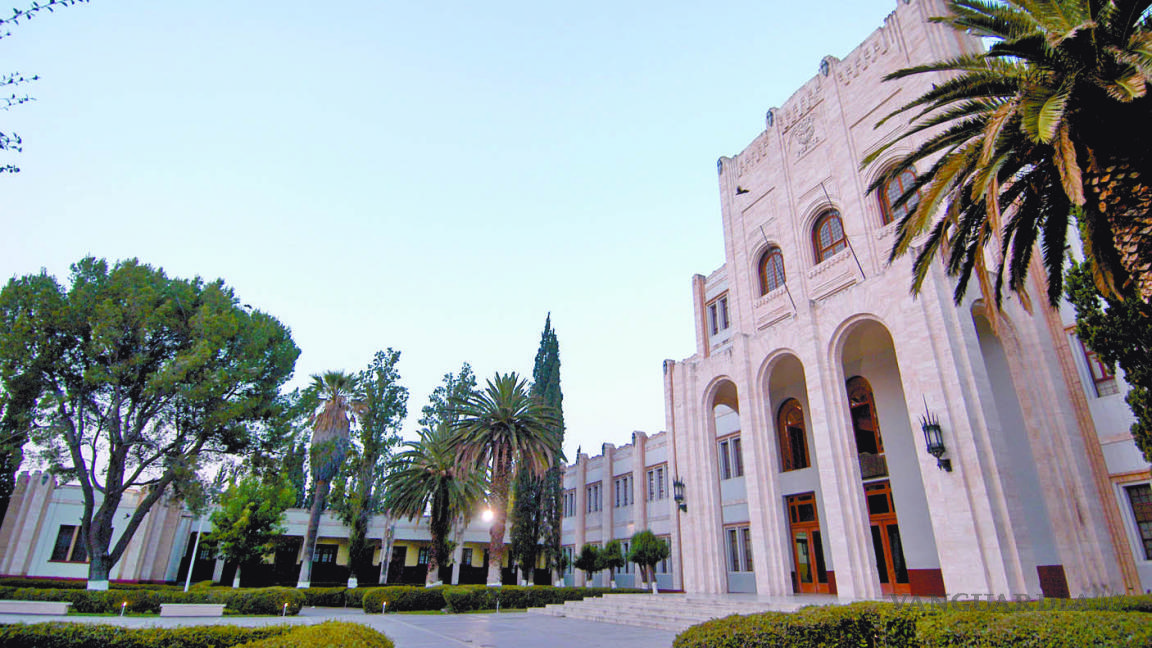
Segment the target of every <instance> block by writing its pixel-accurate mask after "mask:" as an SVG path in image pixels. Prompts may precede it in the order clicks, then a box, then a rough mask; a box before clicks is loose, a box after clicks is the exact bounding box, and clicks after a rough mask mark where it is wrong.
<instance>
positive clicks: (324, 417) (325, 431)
mask: <svg viewBox="0 0 1152 648" xmlns="http://www.w3.org/2000/svg"><path fill="white" fill-rule="evenodd" d="M310 389H312V390H314V391H315V392H316V394H317V395H318V397H319V399H320V403H321V405H320V409H319V410H318V411H317V412H316V414H315V415H314V416H313V418H312V446H311V448H310V449H309V456H308V464H309V466H310V468H311V471H312V484H313V488H314V491H313V494H312V509H311V511H309V515H308V529H307V531H305V534H304V556H303V559H302V560H301V562H300V579H299V582H298V583H297V584H296V586H297V587H301V588H304V587H309V586H310V585H311V580H312V561H313V559H314V558H315V554H316V539H317V537H316V536H317V533H318V532H319V530H320V514H321V513H323V512H324V504H325V502H326V501H327V499H328V491H329V489H331V487H332V478H333V477H335V476H336V473H337V472H339V470H340V467H341V465H342V464H343V463H344V458H345V457H346V456H347V454H348V447H349V440H348V439H349V430H350V429H351V427H352V419H354V418H355V410H356V408H357V403H356V401H355V397H356V377H355V376H353V375H351V374H347V373H344V372H342V371H327V372H325V373H323V374H318V375H313V376H312V386H311V388H310Z"/></svg>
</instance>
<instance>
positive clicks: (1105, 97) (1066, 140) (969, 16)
mask: <svg viewBox="0 0 1152 648" xmlns="http://www.w3.org/2000/svg"><path fill="white" fill-rule="evenodd" d="M947 6H948V10H949V15H947V16H945V17H943V18H939V19H937V20H939V21H940V22H943V23H945V24H948V25H950V26H952V27H953V28H955V29H957V30H959V31H966V32H968V33H971V34H974V35H976V36H979V37H982V38H983V39H984V41H985V42H986V43H989V47H988V49H987V51H986V52H983V53H978V54H970V55H964V56H959V57H956V58H952V59H948V60H943V61H937V62H934V63H930V64H927V65H919V66H915V67H911V68H907V69H904V70H900V71H898V72H895V73H893V74H890V75H888V77H887V78H888V79H900V78H904V77H908V76H910V75H916V74H924V73H943V74H942V75H941V76H940V77H939V81H938V82H937V83H935V84H934V85H933V86H932V87H931V89H929V90H928V91H927V92H925V93H924V94H923V95H921V96H920V97H917V98H916V99H913V100H912V101H910V102H909V103H907V104H905V105H903V106H902V107H900V108H899V109H897V110H896V111H895V112H894V113H893V114H892V115H889V116H888V119H890V118H892V117H893V116H895V115H905V114H911V115H912V116H913V126H912V128H910V129H908V130H907V131H905V132H904V133H903V134H902V135H900V136H899V137H897V138H896V139H895V140H893V141H891V142H889V143H888V144H886V145H885V146H882V147H880V149H879V150H878V151H876V152H874V153H872V154H871V155H869V156H868V157H867V158H865V160H864V164H865V165H867V164H870V163H871V162H873V161H874V160H876V159H879V158H880V157H881V156H883V155H886V154H887V152H888V151H889V150H890V149H891V148H892V147H895V146H903V145H904V142H905V140H906V139H907V138H909V137H912V136H918V135H919V134H920V133H922V132H925V131H927V132H930V133H931V135H930V136H929V137H928V139H927V140H925V141H924V143H923V144H921V145H920V146H918V147H917V148H916V149H915V150H914V151H912V152H911V153H909V154H907V155H904V156H902V157H901V158H900V159H899V160H898V162H897V163H896V164H895V165H894V166H893V167H891V168H889V169H888V170H887V171H886V172H884V173H882V174H881V175H880V177H879V178H878V179H877V180H876V181H875V182H874V183H873V184H872V185H871V187H870V190H871V191H878V190H880V188H881V187H882V186H884V185H885V183H886V182H888V181H889V180H891V179H893V178H895V177H896V176H897V175H899V174H900V173H901V172H903V171H905V170H909V169H913V168H914V167H918V166H921V165H922V166H921V168H923V172H922V174H921V175H920V176H919V178H918V179H917V181H916V182H914V183H912V185H911V186H910V187H909V188H908V191H907V193H906V194H905V195H904V196H903V197H901V198H900V199H899V200H898V201H897V205H900V204H909V205H911V204H912V203H911V202H910V201H918V205H917V207H916V208H915V209H914V210H911V211H910V213H909V214H908V216H907V217H905V218H903V219H902V220H901V221H900V223H899V225H898V233H897V235H896V241H895V245H894V246H893V248H892V255H891V256H892V258H896V257H898V256H900V255H902V254H905V253H907V252H908V251H909V250H910V249H911V248H912V242H913V240H914V239H916V237H918V236H919V235H920V234H922V233H924V232H927V231H929V230H931V235H930V236H928V237H927V239H926V243H925V245H924V247H923V248H922V249H921V250H920V252H919V253H918V254H917V257H916V260H915V262H914V264H913V268H914V280H913V291H918V290H919V289H920V286H921V284H922V282H923V281H924V278H925V276H926V275H927V273H928V270H929V268H930V267H931V262H932V259H934V258H935V257H936V256H937V255H940V256H943V257H944V258H945V259H946V266H947V269H948V272H949V274H951V275H954V276H957V277H958V282H957V287H956V299H957V300H959V299H960V298H961V297H962V296H963V294H964V292H965V290H966V287H967V284H968V280H969V279H970V277H971V275H972V272H973V270H974V269H975V270H976V274H977V278H978V279H979V280H980V284H981V290H982V291H983V292H984V294H985V296H986V298H988V299H989V301H991V298H992V293H993V292H995V300H996V302H997V303H999V299H1000V294H1001V288H1002V286H1003V283H1004V281H1005V280H1006V281H1007V284H1008V287H1009V288H1011V289H1012V290H1014V291H1016V292H1018V293H1022V292H1023V290H1024V288H1025V277H1026V276H1027V272H1028V267H1029V262H1030V260H1031V258H1032V253H1033V250H1034V249H1035V247H1036V246H1035V243H1036V242H1037V241H1038V240H1039V241H1040V249H1041V252H1042V256H1043V263H1044V266H1045V268H1046V270H1047V279H1048V299H1049V302H1050V303H1051V304H1053V305H1054V304H1055V303H1056V302H1057V301H1058V300H1059V298H1060V295H1061V293H1062V284H1063V269H1064V265H1065V258H1064V256H1065V236H1066V233H1067V231H1068V225H1069V218H1070V216H1072V215H1073V214H1075V215H1076V217H1077V218H1078V219H1079V221H1080V226H1081V232H1082V238H1083V240H1084V249H1085V250H1086V252H1087V255H1088V256H1089V258H1091V259H1092V260H1093V262H1094V263H1093V268H1094V269H1095V270H1096V271H1097V275H1096V279H1097V282H1098V285H1099V286H1100V287H1101V289H1102V290H1103V291H1104V292H1105V294H1108V295H1110V296H1112V297H1122V296H1123V295H1124V294H1130V295H1131V294H1134V295H1137V296H1139V298H1141V299H1143V300H1144V301H1148V300H1150V299H1152V184H1149V183H1150V178H1152V129H1149V128H1148V124H1149V123H1150V122H1152V96H1150V95H1149V93H1148V84H1149V80H1150V79H1152V55H1150V54H1149V52H1150V51H1152V18H1150V16H1149V13H1148V3H1147V2H1132V1H1131V0H1109V1H1105V0H1051V1H1045V2H1035V1H1032V0H1004V1H1002V2H987V1H985V0H950V1H949V2H948V4H947ZM917 170H919V169H917ZM943 205H947V206H946V207H944V208H943V209H942V206H943ZM997 238H998V239H999V245H1000V247H1001V254H1000V256H1001V257H1002V259H1003V261H1001V262H1000V263H999V266H998V267H997V269H996V282H995V288H994V289H993V287H992V285H991V279H990V278H989V277H988V276H987V274H986V272H985V265H984V264H985V260H984V253H985V246H986V245H990V244H991V245H996V244H997ZM1005 270H1007V275H1008V276H1007V278H1005V276H1004V274H1005Z"/></svg>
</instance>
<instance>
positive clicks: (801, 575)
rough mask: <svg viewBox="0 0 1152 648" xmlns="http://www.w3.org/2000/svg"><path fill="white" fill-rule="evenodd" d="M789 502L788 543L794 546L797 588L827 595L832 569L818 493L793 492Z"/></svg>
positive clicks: (802, 592) (794, 582)
mask: <svg viewBox="0 0 1152 648" xmlns="http://www.w3.org/2000/svg"><path fill="white" fill-rule="evenodd" d="M787 502H788V521H789V533H788V537H789V540H788V542H789V544H790V545H791V546H790V550H791V552H792V568H793V571H792V574H793V585H794V586H795V590H796V591H797V592H799V593H801V594H827V593H828V570H827V569H826V568H825V565H824V542H823V538H822V537H821V534H820V519H819V515H818V514H817V511H816V495H815V493H802V494H800V495H790V496H788V498H787Z"/></svg>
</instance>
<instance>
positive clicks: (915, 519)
mask: <svg viewBox="0 0 1152 648" xmlns="http://www.w3.org/2000/svg"><path fill="white" fill-rule="evenodd" d="M841 363H842V367H843V370H844V373H843V375H844V378H845V383H844V397H845V406H846V407H847V410H848V420H849V422H850V425H851V435H852V436H851V438H852V441H853V449H854V450H855V452H856V458H857V462H858V466H859V469H860V488H861V490H862V491H863V493H862V494H863V497H864V504H865V507H866V511H867V515H868V518H867V525H868V537H869V538H870V540H871V546H872V556H873V558H874V559H875V570H876V571H875V574H876V577H877V579H878V580H879V582H880V591H881V592H882V593H884V594H915V595H930V596H941V595H943V594H944V582H943V576H942V574H941V572H940V559H939V556H938V555H937V551H936V542H935V537H934V534H933V531H932V524H931V518H930V515H929V512H928V503H927V499H926V498H925V495H924V485H923V482H922V480H921V476H920V467H919V457H918V456H917V452H919V446H918V445H917V437H916V435H915V434H916V433H915V432H914V429H913V426H912V423H911V421H910V419H909V409H911V408H909V407H908V404H907V401H906V398H905V395H904V387H903V382H902V380H901V376H900V367H899V364H898V363H897V360H896V351H895V347H894V345H893V342H892V336H891V335H890V334H889V333H888V330H887V329H886V328H885V327H884V326H883V325H882V324H880V323H879V322H877V321H874V320H864V321H861V322H857V323H856V324H854V325H853V326H852V328H851V329H850V330H849V331H848V332H847V334H846V335H845V338H844V344H843V347H842V351H841Z"/></svg>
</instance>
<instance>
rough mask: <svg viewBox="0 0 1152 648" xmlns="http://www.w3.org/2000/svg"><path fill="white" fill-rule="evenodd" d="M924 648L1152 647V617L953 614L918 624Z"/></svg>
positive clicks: (1034, 613)
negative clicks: (969, 647)
mask: <svg viewBox="0 0 1152 648" xmlns="http://www.w3.org/2000/svg"><path fill="white" fill-rule="evenodd" d="M916 634H917V638H918V640H919V644H918V645H920V646H923V648H961V647H968V646H971V647H973V648H976V647H979V648H1001V647H1003V648H1017V647H1019V648H1085V647H1094V648H1118V647H1122V646H1152V618H1149V617H1148V616H1146V615H1144V614H1139V613H1133V612H1020V613H1018V614H1003V613H995V612H992V613H989V612H953V613H948V614H938V615H933V616H927V617H925V618H924V619H922V620H921V621H920V623H919V624H917V633H916Z"/></svg>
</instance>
